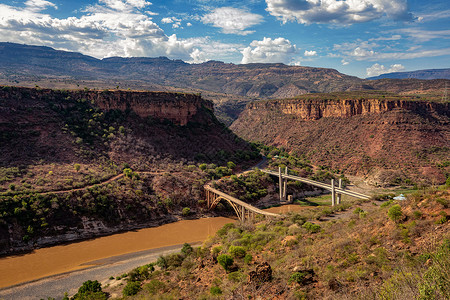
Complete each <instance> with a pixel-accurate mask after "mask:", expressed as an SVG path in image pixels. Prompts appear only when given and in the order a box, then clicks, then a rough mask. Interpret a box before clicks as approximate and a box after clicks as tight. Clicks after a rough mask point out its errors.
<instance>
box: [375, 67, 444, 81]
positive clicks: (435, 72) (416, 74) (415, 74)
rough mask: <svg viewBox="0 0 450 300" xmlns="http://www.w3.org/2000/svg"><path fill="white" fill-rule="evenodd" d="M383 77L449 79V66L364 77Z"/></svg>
mask: <svg viewBox="0 0 450 300" xmlns="http://www.w3.org/2000/svg"><path fill="white" fill-rule="evenodd" d="M384 78H395V79H407V78H415V79H427V80H430V79H450V68H447V69H429V70H417V71H410V72H393V73H386V74H381V75H378V76H374V77H369V78H366V79H369V80H375V79H384Z"/></svg>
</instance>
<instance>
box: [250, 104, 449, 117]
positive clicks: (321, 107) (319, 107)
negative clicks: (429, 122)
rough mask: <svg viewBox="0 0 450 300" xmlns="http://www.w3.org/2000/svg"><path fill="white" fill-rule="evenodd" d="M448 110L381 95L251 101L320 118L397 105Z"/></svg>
mask: <svg viewBox="0 0 450 300" xmlns="http://www.w3.org/2000/svg"><path fill="white" fill-rule="evenodd" d="M443 108H444V109H447V110H448V104H447V105H446V104H442V103H434V102H424V101H420V102H419V101H417V102H413V101H406V100H393V101H392V100H380V99H354V100H352V99H343V100H327V99H323V100H322V99H320V100H316V99H314V100H299V99H290V100H280V101H265V102H252V103H250V104H248V105H247V108H246V110H247V111H248V113H251V111H261V110H262V111H279V112H281V113H283V114H286V115H293V116H296V117H299V118H301V119H302V120H304V121H311V120H319V119H321V118H329V117H338V118H349V117H352V116H356V115H368V114H380V113H383V112H388V111H392V110H394V109H406V110H412V111H416V112H422V111H423V112H426V113H432V112H436V111H438V110H441V111H442V109H443Z"/></svg>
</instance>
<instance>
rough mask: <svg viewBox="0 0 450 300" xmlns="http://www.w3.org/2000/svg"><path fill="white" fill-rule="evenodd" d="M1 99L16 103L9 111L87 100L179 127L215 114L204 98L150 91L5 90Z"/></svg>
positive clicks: (106, 108)
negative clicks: (204, 113)
mask: <svg viewBox="0 0 450 300" xmlns="http://www.w3.org/2000/svg"><path fill="white" fill-rule="evenodd" d="M0 99H3V101H7V100H9V101H10V102H11V101H13V102H15V103H12V104H13V105H12V107H9V108H8V107H3V106H2V109H3V110H8V109H13V107H14V106H20V107H22V108H26V107H33V108H36V103H37V102H39V105H40V106H45V103H46V102H49V101H51V102H56V103H57V105H63V106H64V105H65V104H64V101H61V100H64V99H67V100H70V99H75V100H80V99H86V100H87V101H90V102H91V103H93V104H95V105H97V106H98V107H100V108H101V109H102V110H113V109H118V110H122V111H125V110H127V109H129V110H132V111H134V112H135V113H136V114H137V115H139V116H140V117H142V118H146V117H149V116H150V117H153V118H157V119H161V120H162V119H167V120H170V121H172V122H173V123H175V124H177V125H186V124H187V123H188V122H189V121H190V120H191V119H192V117H193V116H194V115H195V114H196V113H197V112H198V111H199V110H200V109H201V108H202V107H206V108H208V109H210V110H213V104H212V102H210V101H207V100H204V99H202V98H201V96H200V95H194V94H183V93H166V92H147V91H142V92H141V91H121V90H115V91H108V90H105V91H90V90H86V91H85V90H73V91H72V90H70V91H65V90H50V89H31V88H17V87H4V88H2V89H0ZM42 100H44V101H42Z"/></svg>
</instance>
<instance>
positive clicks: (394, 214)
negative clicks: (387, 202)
mask: <svg viewBox="0 0 450 300" xmlns="http://www.w3.org/2000/svg"><path fill="white" fill-rule="evenodd" d="M402 215H403V212H402V208H401V207H400V205H398V204H395V205H393V206H392V207H391V208H389V210H388V217H389V218H390V219H391V220H392V221H394V222H395V223H397V222H398V221H400V219H401V218H402Z"/></svg>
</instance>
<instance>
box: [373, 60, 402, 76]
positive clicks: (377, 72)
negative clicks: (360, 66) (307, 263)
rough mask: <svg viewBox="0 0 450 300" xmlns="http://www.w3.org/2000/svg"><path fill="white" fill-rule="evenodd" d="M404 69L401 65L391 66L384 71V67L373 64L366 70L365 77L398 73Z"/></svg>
mask: <svg viewBox="0 0 450 300" xmlns="http://www.w3.org/2000/svg"><path fill="white" fill-rule="evenodd" d="M404 69H405V67H404V66H402V65H401V64H393V65H391V67H390V68H389V69H387V70H386V68H385V66H384V65H380V64H379V63H376V64H373V65H372V66H371V67H369V68H367V69H366V72H367V77H373V76H378V75H381V74H385V73H393V72H400V71H403V70H404Z"/></svg>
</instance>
